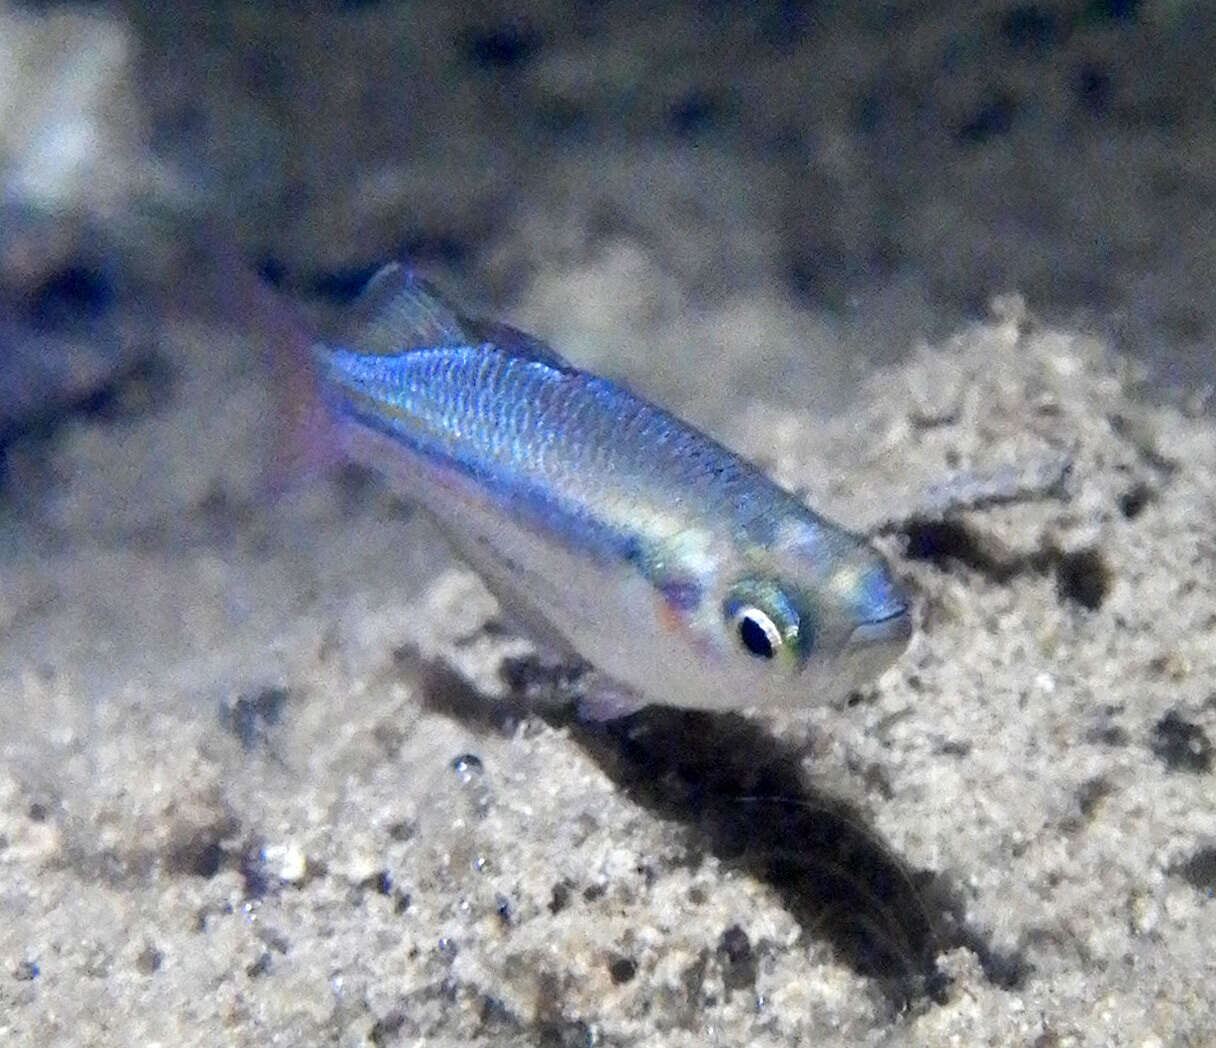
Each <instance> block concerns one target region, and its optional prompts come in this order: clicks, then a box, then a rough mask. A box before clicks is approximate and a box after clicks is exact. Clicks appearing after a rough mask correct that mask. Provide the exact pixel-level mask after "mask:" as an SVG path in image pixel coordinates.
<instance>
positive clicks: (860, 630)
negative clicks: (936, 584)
mask: <svg viewBox="0 0 1216 1048" xmlns="http://www.w3.org/2000/svg"><path fill="white" fill-rule="evenodd" d="M911 638H912V615H911V612H910V611H909V610H908V609H907V608H906V607H904V608H900V609H899V610H898V611H896V612H894V613H892V614H890V615H886V616H884V617H883V618H881V619H870V620H869V621H868V622H863V623H861V625H859V626H855V627H854V628H853V632H852V633H850V634H849V642H848V647H849V648H851V649H853V650H855V651H857V650H866V651H870V652H873V653H874V654H875V655H877V654H878V653H879V652H880V651H881V652H882V653H884V654H887V655H889V659H890V661H891V662H894V661H895V659H896V658H897V657H898V656H899V654H900V653H901V652H902V651H903V650H904V648H906V647H907V646H908V641H909V640H911Z"/></svg>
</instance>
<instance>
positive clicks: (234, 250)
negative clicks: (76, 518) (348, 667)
mask: <svg viewBox="0 0 1216 1048" xmlns="http://www.w3.org/2000/svg"><path fill="white" fill-rule="evenodd" d="M1210 15H1211V8H1210V5H1207V4H1204V3H1199V2H1188V0H1058V2H1048V0H1043V2H1033V0H1028V2H1010V0H1004V2H996V0H987V2H981V3H965V4H964V3H954V2H926V0H917V2H909V0H883V2H876V3H867V4H847V3H835V2H824V0H767V2H758V3H749V4H733V3H727V2H721V0H692V2H684V3H668V2H663V3H646V2H623V0H616V2H614V0H575V2H570V3H552V4H545V3H535V2H533V3H522V4H519V3H517V4H512V5H500V4H493V3H442V4H437V3H404V2H392V0H382V2H370V0H364V2H349V0H348V2H336V0H335V2H333V3H321V2H310V3H301V4H293V5H282V4H270V5H266V4H250V3H214V4H200V5H169V4H158V3H125V4H123V3H116V4H102V3H62V4H56V3H33V2H31V3H6V4H0V187H2V190H3V201H4V203H3V207H4V214H3V222H2V223H0V296H2V299H0V305H2V306H3V314H2V316H3V324H2V326H0V332H2V333H3V334H0V339H2V341H0V346H3V348H4V355H3V363H2V364H0V367H2V368H3V369H4V370H3V372H0V379H3V385H4V388H5V389H6V390H8V391H9V394H10V395H9V397H7V398H6V404H5V407H4V408H3V409H2V410H0V432H7V433H8V435H9V436H8V439H9V440H11V439H12V437H13V435H14V433H15V432H17V431H19V430H21V429H22V428H23V427H26V428H28V427H29V426H30V425H32V424H34V423H35V422H36V423H37V424H38V425H43V424H45V423H46V422H47V421H48V418H49V417H50V416H53V414H54V412H55V411H56V410H58V409H59V407H61V406H64V405H72V406H79V405H81V404H85V405H87V406H93V407H96V406H97V403H98V401H97V397H98V395H99V394H100V393H102V392H104V391H105V390H106V389H107V388H108V383H109V382H111V381H112V379H113V378H114V376H115V375H119V374H124V373H127V372H128V371H129V370H130V369H131V368H132V367H137V369H138V370H139V373H140V374H141V375H144V376H146V375H147V373H148V372H149V370H150V369H154V365H155V364H156V362H157V356H158V355H157V354H156V352H155V350H154V347H153V346H152V343H153V342H155V338H154V337H150V336H148V332H147V328H146V326H145V325H144V323H143V322H144V321H146V316H141V311H142V312H144V313H146V311H148V310H161V311H163V310H164V309H165V308H166V305H165V303H166V302H167V301H172V302H173V303H174V304H175V305H176V306H181V305H182V304H183V303H185V302H190V303H192V304H193V306H198V304H199V303H200V302H204V303H205V305H206V308H209V309H216V310H220V311H223V310H224V309H227V311H228V312H229V313H230V314H231V313H236V312H239V311H240V306H239V304H238V303H236V302H235V301H227V302H225V301H224V295H223V292H224V291H225V290H228V291H231V290H232V288H233V287H234V286H236V285H237V284H239V278H237V277H235V276H234V275H233V270H235V269H237V268H239V267H240V266H242V265H246V266H248V267H249V268H250V269H251V270H253V271H254V272H256V273H258V274H259V275H260V277H261V279H263V280H265V281H266V282H268V283H269V284H271V285H272V286H274V287H276V288H278V289H279V290H281V291H282V292H284V294H285V295H286V296H288V297H290V298H292V299H295V300H297V301H298V300H300V299H314V300H321V301H322V302H330V303H334V302H341V301H343V300H345V299H347V298H349V297H350V296H351V295H352V294H353V293H354V292H355V291H356V290H357V289H358V287H359V286H360V285H361V283H362V281H363V280H364V279H365V278H366V277H367V275H368V274H369V273H371V272H372V271H373V270H374V269H375V268H376V267H377V266H378V265H379V264H380V263H381V262H383V261H384V260H385V259H388V258H391V257H403V258H407V259H410V260H412V261H413V262H414V263H416V264H417V265H418V266H420V267H422V268H424V269H425V270H426V271H427V272H428V273H430V274H431V275H432V276H434V277H435V278H437V279H438V280H439V281H440V282H441V283H442V284H444V285H446V286H448V287H449V288H450V289H451V290H453V291H456V292H457V293H458V294H459V295H461V296H463V297H464V298H465V299H466V300H467V301H469V302H470V304H471V305H472V306H475V307H478V308H481V309H486V310H494V311H497V312H506V313H509V314H511V315H512V316H513V317H514V318H515V319H516V320H517V322H520V323H525V324H528V325H530V326H532V327H533V328H536V329H539V330H540V332H541V333H542V334H544V335H546V336H548V337H550V338H552V339H554V340H556V341H558V342H559V343H560V345H561V346H562V347H563V349H564V350H565V351H567V352H568V353H569V354H570V355H571V356H572V357H573V358H574V359H576V360H579V361H581V362H583V363H594V364H595V365H596V366H597V367H600V368H601V369H603V370H606V371H608V372H610V373H613V374H616V375H625V376H629V377H630V378H631V379H632V380H633V381H635V382H636V383H637V384H639V385H640V386H642V388H644V389H646V390H647V391H648V392H651V393H653V394H655V395H658V396H660V397H663V398H665V399H667V400H668V401H670V402H673V403H675V405H676V406H677V407H681V408H682V409H683V410H685V411H686V412H687V413H689V414H691V415H693V416H694V417H696V418H698V419H700V420H701V421H703V422H707V423H709V424H714V423H720V422H721V417H722V415H723V413H724V412H723V409H722V407H721V405H723V404H726V403H728V402H730V401H732V400H734V399H737V395H747V394H748V393H749V392H756V391H762V392H764V394H765V395H768V396H774V397H778V398H784V399H785V400H786V401H787V402H789V403H791V404H798V403H802V404H805V405H806V407H807V408H808V409H809V410H811V411H824V410H830V409H832V408H834V407H837V406H838V405H839V404H840V403H842V402H847V392H848V390H849V388H850V386H851V385H852V384H853V383H854V382H855V381H856V376H857V373H858V371H859V370H864V369H865V368H866V367H868V366H869V365H870V364H872V363H873V362H875V361H883V360H889V359H892V358H893V357H896V356H898V355H899V354H900V353H901V352H904V351H906V350H907V349H908V348H909V347H910V346H911V345H913V344H915V342H916V341H917V340H918V339H921V338H926V337H929V338H932V337H934V336H940V335H942V334H944V333H946V332H950V331H953V330H955V329H957V327H958V325H959V323H960V322H961V321H962V320H965V319H967V318H970V317H976V316H980V315H983V314H984V313H985V311H986V309H987V305H988V303H989V301H990V300H991V298H992V297H993V296H994V295H998V294H1004V293H1008V292H1018V293H1021V294H1022V295H1024V296H1025V299H1026V301H1027V303H1028V305H1029V307H1030V309H1031V310H1032V311H1034V312H1035V313H1036V314H1038V315H1040V316H1042V317H1044V318H1045V319H1047V320H1049V321H1051V322H1058V323H1068V324H1078V323H1079V324H1081V325H1083V326H1085V327H1088V328H1090V329H1093V330H1095V331H1096V332H1098V333H1100V334H1102V335H1105V336H1109V337H1110V338H1111V339H1112V340H1113V342H1114V344H1115V345H1116V346H1118V347H1120V348H1124V349H1126V350H1128V351H1129V352H1131V353H1132V354H1134V355H1136V356H1138V357H1140V358H1141V359H1142V360H1144V361H1146V362H1148V364H1149V365H1150V366H1151V373H1152V376H1153V379H1154V383H1155V388H1157V389H1159V390H1165V391H1169V392H1172V393H1174V394H1177V393H1179V391H1181V392H1182V393H1183V394H1185V395H1189V396H1190V397H1191V399H1192V400H1193V401H1195V402H1197V403H1198V402H1200V401H1202V387H1203V386H1204V384H1205V383H1207V382H1208V381H1209V380H1210V377H1211V373H1212V363H1213V346H1214V339H1216V335H1214V334H1213V330H1214V329H1213V311H1214V310H1216V304H1214V303H1216V299H1214V298H1213V296H1212V294H1211V290H1210V289H1211V283H1212V274H1213V273H1216V90H1214V87H1216V84H1214V83H1213V79H1214V77H1213V66H1212V62H1211V57H1210V56H1211V54H1212V52H1213V47H1214V46H1216V20H1214V19H1213V18H1212V17H1210ZM187 247H188V248H189V250H186V249H185V248H187ZM225 266H226V267H227V268H225ZM153 292H155V294H153ZM217 292H218V296H217ZM238 297H239V296H238ZM119 318H125V321H124V322H125V324H126V326H127V329H128V330H125V331H124V330H120V328H122V324H120V323H119ZM244 319H245V321H246V322H247V321H248V319H249V318H248V317H245V318H244ZM84 323H87V324H89V325H92V329H91V330H92V332H93V337H92V338H90V339H87V340H84V341H83V342H82V340H81V339H80V338H79V337H78V336H79V335H80V333H81V330H82V328H81V324H84ZM131 328H135V329H140V330H134V331H133V330H130V329H131ZM18 332H24V333H25V334H19V333H18ZM98 332H100V333H101V343H99V342H98V338H97V337H96V336H97V334H98ZM141 332H142V336H143V337H142V344H140V345H132V344H131V343H132V342H141ZM48 339H49V341H48ZM84 342H87V343H88V344H84ZM693 360H695V361H697V362H698V366H696V367H690V366H689V363H690V361H693ZM715 361H718V362H722V366H720V367H716V366H713V365H714V362H715ZM702 362H708V364H709V366H708V367H707V366H703V363H702ZM161 363H163V361H161ZM724 383H725V385H726V387H727V388H725V389H724V388H723V385H724ZM732 387H733V388H732ZM738 387H743V388H738ZM842 395H843V399H842Z"/></svg>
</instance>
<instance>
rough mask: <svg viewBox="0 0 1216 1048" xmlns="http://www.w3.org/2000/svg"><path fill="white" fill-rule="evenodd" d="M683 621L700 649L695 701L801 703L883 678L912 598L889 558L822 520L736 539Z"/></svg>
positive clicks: (906, 628) (908, 626) (705, 578)
mask: <svg viewBox="0 0 1216 1048" xmlns="http://www.w3.org/2000/svg"><path fill="white" fill-rule="evenodd" d="M734 545H735V549H734V551H733V552H732V554H731V555H728V556H722V557H720V558H717V559H716V560H715V561H714V563H713V567H712V570H710V571H708V572H706V573H704V574H703V575H702V576H701V578H702V583H703V586H702V588H701V594H702V600H701V601H700V602H699V604H698V606H697V607H696V608H695V609H692V610H690V611H689V612H688V613H687V614H686V615H684V616H683V618H682V620H681V621H680V622H679V625H680V628H681V631H682V632H684V633H685V635H686V636H689V637H691V639H692V640H693V641H694V643H695V644H696V646H697V648H698V649H699V652H700V655H701V657H700V660H699V668H700V670H701V672H700V673H699V674H697V676H699V677H700V679H699V680H697V681H696V684H695V688H696V690H697V694H696V695H695V696H692V695H690V697H689V699H688V701H687V704H688V705H704V706H707V707H711V708H729V707H731V706H735V707H740V706H742V707H754V708H797V707H800V706H807V705H810V704H812V703H817V702H823V701H832V700H834V699H838V698H840V697H842V696H844V695H846V694H848V693H849V692H850V691H852V690H854V689H856V688H857V687H859V686H860V685H862V684H864V683H865V682H867V681H869V680H872V679H874V678H875V677H877V676H879V675H880V674H881V673H882V672H883V671H884V670H886V669H887V668H888V667H889V666H891V665H892V664H893V663H894V662H895V660H896V659H897V658H898V657H899V656H900V654H901V653H902V652H903V651H904V649H905V648H906V647H907V645H908V641H909V639H910V638H911V635H912V616H911V610H910V603H909V600H908V598H907V596H906V594H905V593H904V591H903V589H902V588H901V586H900V584H899V582H898V581H897V580H896V578H895V576H894V574H893V573H892V571H891V568H890V566H889V565H888V563H887V562H886V560H885V559H884V558H883V556H882V555H881V554H880V553H879V552H878V551H877V550H876V549H874V548H873V547H872V546H871V545H870V544H869V543H868V542H866V541H865V540H864V539H862V538H861V537H859V536H856V535H852V534H849V533H848V532H845V531H843V530H841V529H838V528H835V527H834V526H832V525H828V524H826V522H823V521H821V520H819V519H818V518H814V519H813V520H810V521H800V520H796V521H794V522H793V523H792V524H786V525H782V526H781V527H779V528H778V529H776V534H775V535H774V536H772V537H771V539H770V540H769V541H766V542H744V543H742V544H741V545H740V544H734Z"/></svg>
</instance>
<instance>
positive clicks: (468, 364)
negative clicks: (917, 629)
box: [313, 267, 910, 715]
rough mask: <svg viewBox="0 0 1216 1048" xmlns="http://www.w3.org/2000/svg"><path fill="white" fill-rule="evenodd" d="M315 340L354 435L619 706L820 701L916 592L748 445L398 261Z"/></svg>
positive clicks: (513, 605)
mask: <svg viewBox="0 0 1216 1048" xmlns="http://www.w3.org/2000/svg"><path fill="white" fill-rule="evenodd" d="M373 283H374V286H373V287H372V288H371V289H370V290H369V291H368V293H367V295H366V300H365V302H364V304H363V306H362V307H361V312H362V314H363V319H362V320H361V321H360V322H359V323H357V324H356V325H355V327H354V328H353V329H352V332H351V334H350V335H349V336H347V337H345V338H343V339H341V340H335V341H334V342H333V343H319V344H318V345H316V346H315V347H314V351H313V354H314V360H315V366H316V370H317V373H318V379H319V387H320V391H321V394H322V400H323V402H324V404H325V405H326V409H327V412H328V415H329V418H330V419H332V421H333V423H334V426H335V431H334V435H335V437H336V439H337V440H339V441H340V442H341V446H342V449H343V450H344V451H345V453H346V454H348V455H350V456H351V457H353V458H356V459H357V460H359V461H361V462H363V463H365V464H367V465H370V466H373V467H375V468H378V469H380V470H381V471H382V472H385V473H387V474H388V475H389V476H390V477H391V478H392V479H393V480H394V481H395V482H396V484H397V486H398V487H399V488H400V489H401V490H402V492H403V493H404V494H405V495H407V496H409V497H411V498H413V499H415V500H416V501H418V502H419V503H421V504H422V505H424V506H425V507H426V508H428V509H429V510H430V511H431V512H432V513H433V514H434V516H435V517H436V518H437V519H438V520H439V521H440V522H441V524H442V525H443V527H444V529H445V531H446V532H447V533H448V535H449V536H450V537H451V539H452V541H453V543H454V545H455V546H456V548H457V550H458V551H459V553H460V554H461V555H462V556H463V557H464V558H465V559H466V560H468V561H469V562H470V563H471V564H472V566H473V567H475V568H476V569H477V570H478V571H479V572H480V573H481V574H482V576H483V577H484V578H485V579H486V581H487V583H488V584H489V585H490V587H491V588H492V589H493V591H494V592H495V593H496V594H497V595H498V597H499V599H500V600H501V601H502V603H503V604H504V606H505V607H506V609H507V610H508V611H509V612H513V613H514V614H515V615H517V616H518V617H519V618H520V619H521V620H522V621H523V622H524V623H525V624H526V625H527V627H528V628H529V629H530V630H531V631H532V632H533V633H535V634H536V635H537V636H538V638H539V639H540V640H542V641H543V642H545V643H548V644H550V645H553V646H558V647H561V648H564V649H567V650H568V651H570V652H573V653H574V654H576V655H578V656H579V657H580V658H582V659H584V660H585V661H587V662H588V663H590V664H591V665H592V666H593V667H594V668H595V669H596V670H598V671H599V673H600V675H601V677H602V679H603V681H604V683H605V687H604V688H603V689H602V693H603V694H605V695H610V696H611V697H612V698H611V700H610V701H608V702H606V703H601V704H600V705H599V710H600V714H601V715H613V714H616V713H622V712H627V710H628V709H630V708H636V707H637V706H639V705H644V704H646V703H649V702H657V703H665V704H671V705H677V706H688V707H701V708H711V709H723V708H733V707H757V706H761V707H762V706H771V705H774V704H779V705H785V706H788V705H791V704H795V705H796V704H805V703H809V702H814V701H817V700H821V699H822V698H824V697H825V696H831V695H835V694H839V693H840V692H841V691H842V690H847V689H849V688H852V687H854V686H856V684H858V683H860V681H861V680H864V679H865V678H866V677H869V676H872V675H874V674H875V673H877V672H880V671H881V670H882V669H883V668H885V667H886V665H888V664H889V663H890V662H891V661H892V660H893V658H894V657H895V656H896V655H897V654H898V652H899V651H900V650H902V648H903V647H904V645H905V644H906V642H907V638H908V635H909V630H910V627H909V617H908V609H907V602H906V600H905V599H904V597H903V595H902V593H901V592H900V590H899V588H898V586H897V585H896V583H895V582H894V580H893V579H892V576H891V574H890V572H889V570H888V568H887V565H886V564H885V562H884V561H883V560H882V558H881V557H880V556H879V555H878V554H877V553H876V552H874V551H873V550H872V549H871V548H870V547H869V545H868V544H866V543H865V542H864V541H863V540H861V539H860V538H858V537H857V536H855V535H852V534H850V533H849V532H847V531H844V530H843V529H841V528H839V527H837V526H836V525H834V524H832V523H830V522H828V521H826V520H825V519H823V518H822V517H820V516H818V515H817V514H815V513H814V512H812V511H811V510H810V509H808V508H807V507H806V506H805V505H804V504H803V503H802V502H801V501H799V500H798V499H797V498H795V497H794V496H793V495H791V494H789V493H788V492H786V491H784V490H783V489H781V488H780V487H778V486H777V485H776V484H774V483H773V482H772V481H771V480H769V479H768V478H767V477H766V476H765V475H764V474H763V473H762V472H760V471H759V470H758V469H756V468H755V467H754V466H752V465H751V464H750V463H748V462H747V461H745V460H744V459H742V458H740V457H739V456H737V455H735V454H734V453H732V452H731V451H729V450H727V449H726V448H724V447H722V446H721V445H720V444H718V443H716V442H715V441H713V440H712V439H710V438H709V437H707V436H705V435H704V434H703V433H700V432H699V431H697V430H696V429H694V428H693V427H691V426H689V425H687V424H686V423H683V422H681V421H680V420H679V419H677V418H675V417H674V416H672V415H671V414H669V413H668V412H666V411H664V410H663V409H661V408H659V407H657V406H655V405H653V404H651V403H649V402H647V401H645V400H643V399H642V398H640V397H638V396H636V395H634V394H633V393H631V392H630V391H629V390H627V389H625V388H623V387H621V386H619V385H617V384H615V383H613V382H610V381H608V380H607V379H604V378H600V377H598V376H596V375H592V374H589V373H587V372H584V371H580V370H578V369H576V368H574V367H572V366H571V365H570V364H568V363H566V362H565V361H564V360H562V359H561V358H560V357H558V356H557V355H556V354H555V353H554V352H553V351H552V350H550V349H549V348H548V347H546V346H544V345H543V344H541V343H539V342H537V341H536V340H535V339H532V338H531V337H529V336H527V335H524V334H522V333H521V332H517V331H515V330H513V329H511V328H507V327H504V326H502V325H495V324H489V323H485V322H480V321H472V320H468V319H466V318H463V317H461V316H460V315H459V314H458V313H456V312H455V311H454V310H453V309H452V308H451V307H450V306H448V305H447V304H446V303H444V302H443V300H442V299H440V298H439V297H438V296H437V295H436V294H435V292H434V291H433V290H432V289H430V288H429V287H428V286H427V285H425V284H424V283H423V282H421V281H419V280H417V279H415V278H413V277H411V276H410V275H409V274H408V273H406V272H404V271H402V270H400V269H399V268H398V267H390V269H389V270H386V271H385V273H384V274H382V275H381V276H380V277H378V278H376V280H375V281H374V282H373Z"/></svg>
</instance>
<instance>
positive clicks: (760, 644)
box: [735, 605, 785, 659]
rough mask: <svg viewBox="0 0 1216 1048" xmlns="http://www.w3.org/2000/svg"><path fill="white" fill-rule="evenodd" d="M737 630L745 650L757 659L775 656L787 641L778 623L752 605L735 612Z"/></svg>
mask: <svg viewBox="0 0 1216 1048" xmlns="http://www.w3.org/2000/svg"><path fill="white" fill-rule="evenodd" d="M735 630H736V631H737V632H738V634H739V643H740V644H742V645H743V650H744V651H746V652H747V653H748V654H749V655H752V656H754V657H755V658H757V659H771V658H775V657H776V655H777V652H778V651H779V650H780V649H781V646H782V645H783V644H784V643H785V638H784V637H782V636H781V631H780V630H779V629H777V624H776V623H775V622H773V620H772V619H771V618H769V617H768V615H767V614H765V613H764V612H763V611H761V610H760V609H759V608H757V607H754V606H752V605H748V606H746V607H742V608H740V609H739V610H738V611H737V612H736V613H735Z"/></svg>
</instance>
